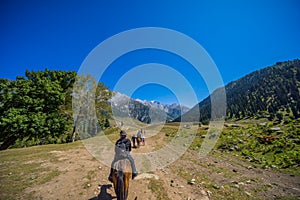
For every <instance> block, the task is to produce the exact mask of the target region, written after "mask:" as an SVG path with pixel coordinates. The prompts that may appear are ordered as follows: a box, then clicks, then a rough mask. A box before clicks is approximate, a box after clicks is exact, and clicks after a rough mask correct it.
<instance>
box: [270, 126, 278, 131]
mask: <svg viewBox="0 0 300 200" xmlns="http://www.w3.org/2000/svg"><path fill="white" fill-rule="evenodd" d="M270 130H271V131H280V127H273V128H270Z"/></svg>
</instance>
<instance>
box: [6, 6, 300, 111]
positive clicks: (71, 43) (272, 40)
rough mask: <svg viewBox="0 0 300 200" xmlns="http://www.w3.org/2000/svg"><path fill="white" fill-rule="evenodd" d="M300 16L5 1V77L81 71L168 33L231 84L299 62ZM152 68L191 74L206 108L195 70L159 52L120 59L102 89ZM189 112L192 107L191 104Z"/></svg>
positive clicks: (157, 90)
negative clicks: (102, 55) (138, 34)
mask: <svg viewBox="0 0 300 200" xmlns="http://www.w3.org/2000/svg"><path fill="white" fill-rule="evenodd" d="M299 10H300V3H299V1H297V0H282V1H277V0H265V1H264V0H262V1H259V0H251V1H248V0H245V1H242V0H236V1H232V0H229V1H223V0H219V1H214V0H213V1H210V0H207V1H201V0H194V1H174V0H172V1H171V0H170V1H155V0H154V1H138V0H136V1H115V0H106V1H104V0H100V1H58V0H54V1H46V0H45V1H39V0H36V1H32V0H22V1H16V0H2V1H1V2H0V27H1V31H0V75H1V76H0V77H1V78H9V79H15V77H16V76H18V75H24V73H25V70H26V69H28V70H44V69H45V68H48V69H56V70H74V71H77V70H78V69H79V67H80V66H81V64H82V62H83V60H84V59H85V57H86V56H87V55H88V54H89V52H90V51H91V50H92V49H93V48H95V47H96V46H97V45H98V44H99V43H100V42H102V41H104V40H105V39H107V38H109V37H111V36H113V35H115V34H117V33H119V32H122V31H125V30H128V29H133V28H139V27H164V28H169V29H173V30H176V31H179V32H182V33H184V34H186V35H188V36H189V37H191V38H193V39H194V40H196V41H197V42H198V43H199V44H201V45H202V46H203V47H204V48H205V49H206V51H207V52H208V53H209V55H210V56H211V58H212V59H213V60H214V62H215V63H216V65H217V67H218V69H219V71H220V74H221V76H222V78H223V81H224V83H225V84H226V83H228V82H231V81H234V80H236V79H238V78H241V77H242V76H244V75H246V74H248V73H250V72H253V71H255V70H257V69H261V68H263V67H266V66H270V65H273V64H275V63H276V62H277V61H285V60H293V59H296V58H300V38H299V36H300V12H299ZM153 62H156V63H162V64H165V65H168V66H172V67H173V68H176V69H178V70H179V71H180V73H182V74H184V76H186V77H187V78H188V79H189V81H190V84H191V85H192V87H193V89H194V90H195V91H196V92H197V98H198V100H199V101H200V100H202V99H203V98H205V97H206V96H207V95H208V90H207V89H206V88H205V85H204V84H203V81H202V80H201V77H198V76H195V77H193V74H194V73H193V70H191V69H190V66H189V64H188V63H186V62H185V61H184V60H182V59H180V58H178V57H176V56H174V55H172V54H170V53H167V52H162V51H158V50H145V51H136V52H132V53H129V54H128V55H125V56H122V57H120V59H118V60H116V61H115V62H114V63H113V64H112V66H110V67H109V68H108V69H107V71H106V72H105V74H104V76H103V77H102V78H101V81H103V82H104V83H105V84H106V85H107V86H108V87H109V88H111V89H112V88H113V87H114V85H115V83H116V82H117V81H118V80H119V79H120V77H121V76H122V74H123V73H126V71H128V70H129V69H130V68H131V67H134V66H137V65H141V64H145V63H153ZM114 66H115V67H114ZM180 69H181V70H180ZM186 69H188V70H186ZM133 97H134V98H140V99H147V100H151V99H156V100H159V101H162V102H163V103H172V102H176V98H175V96H174V94H173V93H172V91H170V89H168V88H166V87H160V86H158V85H145V86H142V87H140V88H139V89H137V90H136V91H135V92H134V94H133ZM187 99H188V96H187ZM185 104H187V105H188V106H193V105H192V103H189V102H188V101H186V102H185Z"/></svg>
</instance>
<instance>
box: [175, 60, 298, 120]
mask: <svg viewBox="0 0 300 200" xmlns="http://www.w3.org/2000/svg"><path fill="white" fill-rule="evenodd" d="M225 90H226V96H227V111H226V113H227V116H226V118H227V119H244V118H247V117H257V118H260V117H268V118H269V119H270V120H273V119H275V118H277V119H279V120H280V119H282V117H284V116H286V117H291V118H299V117H300V60H298V59H297V60H294V61H287V62H278V63H276V65H274V66H270V67H267V68H264V69H261V70H258V71H255V72H253V73H251V74H249V75H246V76H245V77H243V78H241V79H239V80H237V81H233V82H231V83H229V84H228V85H226V86H225ZM217 93H218V91H215V92H214V93H213V94H212V95H211V96H214V95H217ZM210 109H211V105H210V97H207V98H206V99H204V100H203V101H202V102H200V103H199V104H198V105H196V106H195V107H194V108H192V109H191V110H190V111H189V112H188V113H186V114H185V115H183V116H182V119H183V120H184V121H198V120H199V121H207V120H209V119H210V118H211V112H210ZM197 110H200V116H199V114H197V113H199V112H196V111H197ZM180 120H181V118H177V119H176V121H180Z"/></svg>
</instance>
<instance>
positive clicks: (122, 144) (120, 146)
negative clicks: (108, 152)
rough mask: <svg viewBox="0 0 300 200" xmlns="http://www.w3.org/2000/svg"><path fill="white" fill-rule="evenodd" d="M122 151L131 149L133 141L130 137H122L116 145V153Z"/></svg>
mask: <svg viewBox="0 0 300 200" xmlns="http://www.w3.org/2000/svg"><path fill="white" fill-rule="evenodd" d="M122 151H127V152H130V151H131V141H130V140H129V139H128V138H120V139H118V141H117V142H116V145H115V153H116V154H119V153H120V152H122Z"/></svg>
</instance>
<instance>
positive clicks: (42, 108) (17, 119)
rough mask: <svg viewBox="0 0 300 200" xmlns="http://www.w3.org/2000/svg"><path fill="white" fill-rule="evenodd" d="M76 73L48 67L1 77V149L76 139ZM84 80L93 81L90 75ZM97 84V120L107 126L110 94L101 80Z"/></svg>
mask: <svg viewBox="0 0 300 200" xmlns="http://www.w3.org/2000/svg"><path fill="white" fill-rule="evenodd" d="M77 77H78V76H77V74H76V72H68V71H51V70H47V69H46V70H45V71H39V72H34V71H32V72H29V71H26V74H25V76H24V77H23V76H22V77H21V76H19V77H17V78H16V80H7V79H0V145H1V146H0V149H2V150H3V149H7V148H8V147H10V146H15V147H23V146H32V145H39V144H50V143H66V142H69V141H72V140H74V139H75V138H74V137H76V135H75V134H76V127H75V125H74V121H73V112H72V95H73V96H76V95H77V96H78V95H79V93H77V94H75V93H76V92H74V91H73V84H74V82H75V80H76V78H77ZM81 80H83V79H81ZM84 81H85V83H86V84H87V83H88V82H89V81H90V82H91V80H89V79H88V78H87V79H84ZM84 81H81V83H83V82H84ZM96 86H97V92H96V97H97V98H94V99H93V100H94V101H95V104H96V108H97V111H98V112H97V118H98V123H99V125H100V126H102V127H104V126H107V118H109V110H110V109H109V105H108V103H107V100H108V99H109V97H110V95H111V94H110V91H108V90H107V88H106V86H104V85H103V84H102V83H98V84H97V85H96ZM97 94H98V95H97ZM100 94H101V95H100ZM102 108H103V109H102ZM102 110H105V112H103V111H102ZM80 112H83V111H80ZM78 120H79V118H78V119H77V121H78Z"/></svg>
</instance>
